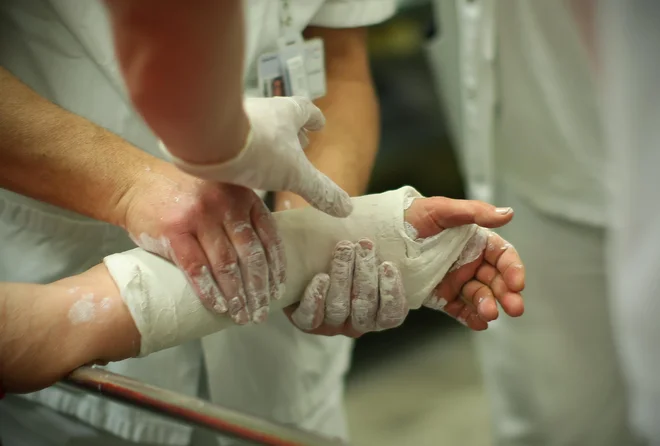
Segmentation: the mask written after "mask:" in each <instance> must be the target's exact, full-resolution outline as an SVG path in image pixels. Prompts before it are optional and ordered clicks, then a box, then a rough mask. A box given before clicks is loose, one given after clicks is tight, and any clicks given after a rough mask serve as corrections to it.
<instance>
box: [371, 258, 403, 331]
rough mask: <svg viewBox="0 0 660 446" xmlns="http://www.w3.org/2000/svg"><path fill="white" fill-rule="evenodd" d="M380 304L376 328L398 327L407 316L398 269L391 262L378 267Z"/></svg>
mask: <svg viewBox="0 0 660 446" xmlns="http://www.w3.org/2000/svg"><path fill="white" fill-rule="evenodd" d="M378 289H379V291H380V302H379V306H378V315H377V318H376V323H377V328H378V329H379V330H387V329H389V328H394V327H398V326H399V325H401V324H402V323H403V321H404V320H405V319H406V316H407V315H408V302H407V301H406V294H405V291H404V289H403V279H402V278H401V273H400V272H399V269H398V268H397V267H396V266H395V265H394V264H393V263H391V262H383V263H381V264H380V266H379V267H378Z"/></svg>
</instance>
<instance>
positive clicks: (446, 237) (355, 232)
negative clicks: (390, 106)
mask: <svg viewBox="0 0 660 446" xmlns="http://www.w3.org/2000/svg"><path fill="white" fill-rule="evenodd" d="M412 197H421V195H420V194H419V193H418V192H417V191H416V190H415V189H413V188H411V187H407V186H406V187H403V188H401V189H398V190H395V191H390V192H385V193H383V194H378V195H366V196H363V197H358V198H354V199H353V204H354V210H353V213H352V214H351V215H350V216H349V217H348V218H343V219H340V218H333V217H330V216H328V215H326V214H324V213H322V212H320V211H318V210H316V209H314V208H311V207H308V208H304V209H294V210H289V211H283V212H278V213H275V214H274V216H275V220H276V222H277V227H278V230H279V233H280V235H281V237H282V240H283V243H284V246H285V249H286V258H287V263H288V267H287V281H286V290H285V292H284V296H283V297H282V299H280V300H278V301H274V302H271V306H272V307H274V308H273V309H275V308H283V307H286V306H288V305H291V304H293V303H295V302H298V301H299V300H300V298H301V297H302V295H303V292H304V290H305V288H306V287H307V285H308V284H309V282H310V280H312V278H313V277H314V276H315V275H316V274H317V273H320V272H325V271H327V270H328V268H329V265H330V262H331V259H332V253H333V251H334V247H335V245H336V244H337V243H338V242H339V241H342V240H350V241H352V242H357V241H358V240H360V239H362V238H368V239H370V240H372V241H373V242H374V243H375V245H376V248H377V253H378V258H379V260H380V261H391V262H394V263H395V264H396V265H397V266H398V267H399V270H400V272H401V275H402V278H403V284H404V288H405V291H406V295H407V297H408V303H409V306H410V308H411V309H416V308H419V307H420V306H421V305H422V303H423V302H424V300H425V299H426V298H427V297H428V296H429V294H430V293H431V291H432V290H433V288H435V286H436V285H437V284H438V283H440V281H441V280H442V278H443V277H444V276H445V274H446V273H447V272H448V271H449V269H450V268H451V266H452V264H453V263H454V262H455V261H456V260H457V259H458V258H459V256H460V254H461V252H462V251H463V248H464V247H465V245H466V243H467V242H468V240H470V238H471V237H472V236H473V235H474V234H475V232H476V230H477V228H478V227H477V226H476V225H465V226H459V227H457V228H450V229H445V230H444V231H442V232H441V233H440V234H438V235H436V236H433V237H429V238H427V239H424V240H422V241H414V240H412V239H411V238H410V237H409V236H408V235H407V234H406V229H405V227H404V204H405V202H406V200H410V199H411V198H412ZM104 262H105V265H106V267H107V268H108V270H109V271H110V275H111V276H112V278H113V279H114V281H115V283H116V284H117V286H118V288H119V290H120V292H121V295H122V298H123V299H124V302H125V303H126V305H127V306H128V308H129V310H130V312H131V315H132V316H133V319H134V320H135V324H136V326H137V328H138V330H139V332H140V334H141V336H142V341H141V348H140V356H146V355H148V354H150V353H153V352H156V351H159V350H163V349H166V348H169V347H173V346H175V345H178V344H181V343H184V342H186V341H189V340H191V339H196V338H201V337H203V336H206V335H208V334H211V333H214V332H217V331H220V330H223V329H225V328H228V327H231V326H234V323H233V321H232V320H231V318H230V317H229V316H226V315H217V314H212V313H211V312H210V311H208V310H206V309H205V308H204V307H203V306H202V304H201V302H200V300H199V298H198V297H197V296H196V295H195V293H194V292H193V291H192V289H191V288H190V287H189V285H188V283H187V282H186V279H185V277H184V275H183V274H182V273H181V272H180V271H179V270H178V269H177V267H176V266H174V265H172V264H171V263H169V262H168V261H167V260H164V259H162V258H161V257H158V256H156V255H154V254H150V253H148V252H146V251H144V250H142V249H134V250H132V251H127V252H124V253H120V254H113V255H111V256H108V257H106V258H105V259H104Z"/></svg>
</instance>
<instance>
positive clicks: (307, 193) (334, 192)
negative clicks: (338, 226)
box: [291, 160, 353, 218]
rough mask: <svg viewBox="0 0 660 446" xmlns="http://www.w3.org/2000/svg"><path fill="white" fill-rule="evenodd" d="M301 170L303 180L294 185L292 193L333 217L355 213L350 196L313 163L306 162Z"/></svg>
mask: <svg viewBox="0 0 660 446" xmlns="http://www.w3.org/2000/svg"><path fill="white" fill-rule="evenodd" d="M300 169H301V173H300V178H301V180H300V181H297V182H295V183H294V187H292V189H291V191H292V192H294V193H296V194H298V195H300V196H301V197H302V198H304V199H305V201H307V202H308V203H309V204H311V205H312V206H313V207H315V208H316V209H318V210H319V211H321V212H324V213H326V214H328V215H331V216H333V217H340V218H343V217H348V216H349V215H350V214H351V212H353V203H352V202H351V198H350V197H349V195H348V194H347V193H346V192H345V191H344V190H343V189H342V188H340V187H339V186H337V184H335V182H334V181H332V180H331V179H330V178H328V177H327V176H326V175H325V174H323V173H322V172H320V171H319V170H318V169H316V167H314V165H313V164H312V163H310V162H309V161H308V160H305V161H304V164H303V165H302V166H301V168H300Z"/></svg>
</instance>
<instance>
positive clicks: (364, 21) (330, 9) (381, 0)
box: [309, 0, 397, 28]
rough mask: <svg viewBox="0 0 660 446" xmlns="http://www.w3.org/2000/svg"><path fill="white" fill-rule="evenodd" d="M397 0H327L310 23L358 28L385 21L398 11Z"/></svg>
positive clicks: (329, 26)
mask: <svg viewBox="0 0 660 446" xmlns="http://www.w3.org/2000/svg"><path fill="white" fill-rule="evenodd" d="M396 6H397V2H396V0H326V1H325V2H324V4H323V6H321V8H320V9H319V10H318V12H317V13H316V15H315V16H314V17H312V20H311V21H310V23H309V24H310V25H312V26H323V27H326V28H357V27H361V26H369V25H375V24H377V23H380V22H383V21H385V20H387V19H389V18H390V17H392V16H393V15H394V13H395V12H396Z"/></svg>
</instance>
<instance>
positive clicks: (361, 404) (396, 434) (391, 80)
mask: <svg viewBox="0 0 660 446" xmlns="http://www.w3.org/2000/svg"><path fill="white" fill-rule="evenodd" d="M400 4H401V7H400V9H399V13H398V14H397V16H395V17H394V18H393V19H391V20H390V21H388V22H386V23H384V24H382V25H380V26H377V27H374V28H373V29H372V30H371V34H370V52H371V61H372V70H373V75H374V80H375V84H376V87H377V89H378V95H379V98H380V105H381V116H382V135H381V147H380V152H379V155H378V159H377V163H376V167H375V169H374V173H373V177H372V181H371V185H370V190H369V193H379V192H383V191H386V190H390V189H395V188H398V187H400V186H402V185H405V184H409V185H411V186H413V187H415V188H417V189H418V190H419V191H420V192H421V193H422V194H424V195H426V196H434V195H442V196H447V197H452V198H463V184H462V180H461V175H460V172H459V169H458V166H457V164H456V158H455V154H454V151H453V148H452V144H451V139H450V135H449V133H448V129H447V127H446V126H445V123H444V119H443V116H442V110H441V106H440V101H439V98H438V94H437V91H436V89H435V88H436V86H435V84H434V80H433V77H432V74H431V70H430V67H429V64H428V61H427V58H426V52H425V44H426V42H427V41H428V39H429V38H430V37H431V36H432V35H433V34H434V33H436V32H439V30H438V29H436V27H435V24H434V23H433V10H432V6H431V2H430V1H424V0H401V1H400ZM471 339H472V338H471V334H470V332H469V331H468V329H467V328H465V327H463V326H462V325H460V324H458V323H457V322H455V321H454V320H452V319H450V318H449V317H447V316H445V315H444V314H442V313H438V312H434V311H432V310H428V309H425V308H422V309H420V310H416V311H413V312H411V313H410V315H409V316H408V318H407V320H406V322H405V324H404V325H403V326H402V327H399V328H397V329H396V330H391V331H386V332H383V333H377V334H367V335H365V336H363V337H362V338H360V339H359V340H358V341H357V342H356V347H355V351H354V357H353V368H352V371H351V373H350V376H349V381H348V391H347V402H348V414H349V423H350V426H351V436H352V439H353V444H355V445H358V446H362V445H379V446H389V445H401V444H410V445H415V446H426V445H429V446H431V445H434V446H435V445H438V444H448V445H464V446H487V445H489V444H490V441H489V435H490V434H489V416H488V402H487V399H486V397H485V394H484V391H483V388H482V385H481V377H480V374H479V369H478V366H477V363H476V359H475V356H474V353H473V346H472V343H471Z"/></svg>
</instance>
